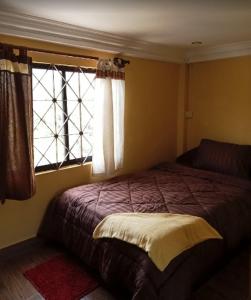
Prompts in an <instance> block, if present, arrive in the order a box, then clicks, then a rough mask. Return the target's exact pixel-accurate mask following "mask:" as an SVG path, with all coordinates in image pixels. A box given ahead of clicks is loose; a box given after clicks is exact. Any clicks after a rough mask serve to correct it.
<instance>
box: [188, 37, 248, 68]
mask: <svg viewBox="0 0 251 300" xmlns="http://www.w3.org/2000/svg"><path fill="white" fill-rule="evenodd" d="M246 55H251V41H245V42H240V43H231V44H225V45H220V46H214V47H212V46H211V47H209V46H208V47H206V46H202V47H197V48H194V49H190V50H188V51H187V53H186V57H185V62H186V63H194V62H202V61H209V60H216V59H224V58H231V57H238V56H246Z"/></svg>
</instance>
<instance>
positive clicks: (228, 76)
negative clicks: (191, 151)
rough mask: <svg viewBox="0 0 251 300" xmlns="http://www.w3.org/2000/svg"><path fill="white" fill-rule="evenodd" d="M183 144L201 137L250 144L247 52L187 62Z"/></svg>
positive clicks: (250, 85)
mask: <svg viewBox="0 0 251 300" xmlns="http://www.w3.org/2000/svg"><path fill="white" fill-rule="evenodd" d="M189 74H190V75H189V87H188V88H189V99H188V108H187V109H188V110H191V111H193V118H192V119H188V120H186V123H187V124H186V125H187V127H186V128H187V132H186V140H187V148H192V147H194V146H196V145H197V144H198V143H199V142H200V139H201V138H203V137H204V138H211V139H216V140H220V141H226V142H234V143H241V144H251V56H247V57H238V58H231V59H222V60H215V61H208V62H202V63H194V64H191V65H190V66H189Z"/></svg>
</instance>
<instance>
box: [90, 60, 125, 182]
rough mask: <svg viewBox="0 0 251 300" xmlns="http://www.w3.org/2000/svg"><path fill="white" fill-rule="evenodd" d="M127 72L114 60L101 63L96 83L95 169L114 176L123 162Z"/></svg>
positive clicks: (93, 156) (93, 157)
mask: <svg viewBox="0 0 251 300" xmlns="http://www.w3.org/2000/svg"><path fill="white" fill-rule="evenodd" d="M124 78H125V77H124V70H123V69H121V68H119V67H118V66H117V65H115V64H114V63H113V61H111V60H100V61H99V63H98V66H97V76H96V83H95V108H94V118H93V119H94V120H93V121H94V124H93V126H94V134H93V155H92V170H93V174H94V175H107V176H110V175H113V174H114V173H115V172H116V171H117V170H118V169H120V168H121V167H122V165H123V159H124V106H125V80H124Z"/></svg>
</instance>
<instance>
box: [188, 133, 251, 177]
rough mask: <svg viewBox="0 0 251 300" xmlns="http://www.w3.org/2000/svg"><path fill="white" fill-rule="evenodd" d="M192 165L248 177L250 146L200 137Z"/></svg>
mask: <svg viewBox="0 0 251 300" xmlns="http://www.w3.org/2000/svg"><path fill="white" fill-rule="evenodd" d="M194 167H195V168H198V169H205V170H209V171H215V172H219V173H223V174H228V175H233V176H238V177H245V178H248V177H250V171H251V146H249V145H237V144H230V143H223V142H217V141H212V140H207V139H202V140H201V143H200V146H199V148H198V152H197V158H196V160H195V163H194Z"/></svg>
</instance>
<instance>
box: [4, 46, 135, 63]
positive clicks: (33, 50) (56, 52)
mask: <svg viewBox="0 0 251 300" xmlns="http://www.w3.org/2000/svg"><path fill="white" fill-rule="evenodd" d="M0 46H7V47H10V48H13V49H17V50H27V51H30V52H39V53H49V54H55V55H63V56H68V57H76V58H81V59H90V60H99V57H97V56H90V55H81V54H72V53H67V52H60V51H53V50H45V49H39V48H32V47H24V46H17V45H11V44H1V43H0ZM120 59H121V60H122V62H123V63H124V64H129V63H130V61H129V60H125V59H122V58H120Z"/></svg>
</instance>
